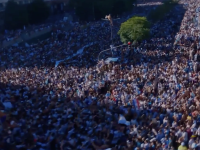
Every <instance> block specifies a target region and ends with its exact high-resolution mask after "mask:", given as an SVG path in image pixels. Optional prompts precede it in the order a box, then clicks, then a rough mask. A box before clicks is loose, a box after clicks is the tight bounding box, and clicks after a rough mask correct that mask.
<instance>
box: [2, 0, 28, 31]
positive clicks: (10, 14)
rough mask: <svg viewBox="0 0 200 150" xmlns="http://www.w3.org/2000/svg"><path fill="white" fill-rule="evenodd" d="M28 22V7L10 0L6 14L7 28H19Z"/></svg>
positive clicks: (5, 23)
mask: <svg viewBox="0 0 200 150" xmlns="http://www.w3.org/2000/svg"><path fill="white" fill-rule="evenodd" d="M27 24H28V14H27V11H26V7H25V6H23V5H18V4H17V3H16V2H14V1H12V0H10V1H8V3H7V4H6V8H5V14H4V26H5V29H8V30H12V29H19V28H23V26H24V25H27Z"/></svg>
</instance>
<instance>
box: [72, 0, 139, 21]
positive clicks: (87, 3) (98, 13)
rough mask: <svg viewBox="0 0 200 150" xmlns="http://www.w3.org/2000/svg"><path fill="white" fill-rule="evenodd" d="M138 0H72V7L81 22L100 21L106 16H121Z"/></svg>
mask: <svg viewBox="0 0 200 150" xmlns="http://www.w3.org/2000/svg"><path fill="white" fill-rule="evenodd" d="M135 2H136V0H71V1H70V4H69V5H70V7H71V8H74V10H75V12H76V15H77V16H78V17H79V19H80V20H84V21H86V20H98V19H101V18H102V17H104V16H105V15H108V14H112V16H117V15H120V14H122V13H124V12H127V11H130V10H132V8H133V3H135Z"/></svg>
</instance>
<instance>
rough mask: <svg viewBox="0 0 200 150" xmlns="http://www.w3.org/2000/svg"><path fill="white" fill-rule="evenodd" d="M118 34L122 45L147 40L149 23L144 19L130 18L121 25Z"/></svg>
mask: <svg viewBox="0 0 200 150" xmlns="http://www.w3.org/2000/svg"><path fill="white" fill-rule="evenodd" d="M118 34H119V35H120V38H121V41H122V42H123V43H127V42H129V41H130V42H133V41H141V40H144V39H147V38H148V37H149V35H150V23H149V22H148V21H147V19H146V18H145V17H132V18H130V19H128V20H127V21H126V22H124V23H122V24H121V27H120V30H119V31H118Z"/></svg>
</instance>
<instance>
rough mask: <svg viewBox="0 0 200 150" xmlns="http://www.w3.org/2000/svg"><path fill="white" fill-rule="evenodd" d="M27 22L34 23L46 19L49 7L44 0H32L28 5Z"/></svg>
mask: <svg viewBox="0 0 200 150" xmlns="http://www.w3.org/2000/svg"><path fill="white" fill-rule="evenodd" d="M28 15H29V23H31V24H36V23H40V22H42V21H44V20H46V19H47V18H48V17H49V15H50V8H49V7H48V6H47V4H46V3H45V2H44V0H33V2H32V3H30V4H29V5H28Z"/></svg>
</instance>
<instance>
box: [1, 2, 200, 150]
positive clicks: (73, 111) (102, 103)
mask: <svg viewBox="0 0 200 150" xmlns="http://www.w3.org/2000/svg"><path fill="white" fill-rule="evenodd" d="M198 2H199V0H181V1H180V2H179V4H178V5H177V6H175V8H174V9H173V10H172V11H171V12H170V13H169V14H167V15H166V16H165V17H164V18H163V19H162V20H160V21H159V22H157V23H155V24H154V25H153V26H152V28H151V39H149V40H145V41H143V42H140V43H136V44H135V45H134V46H132V47H131V49H128V48H127V46H121V47H117V48H114V49H113V53H114V54H113V55H115V57H118V62H107V61H104V60H101V61H100V62H98V64H97V61H98V54H99V52H100V51H101V50H103V49H106V48H109V47H110V45H111V43H112V42H113V44H114V45H121V42H120V39H119V36H118V35H117V34H116V33H117V31H118V30H119V27H120V24H121V23H122V22H123V21H124V20H125V18H123V17H122V18H123V19H119V20H115V21H114V26H113V39H111V36H110V25H109V22H106V21H97V22H91V23H88V24H86V25H82V24H80V23H73V29H72V30H71V31H62V30H59V29H57V30H55V31H54V32H53V33H52V37H50V38H49V39H47V40H44V41H39V42H38V43H37V44H33V45H31V46H30V47H9V48H3V49H1V50H0V53H1V55H0V150H25V149H26V150H70V149H71V150H90V149H96V150H106V149H107V150H129V149H130V150H199V149H200V88H199V85H200V84H199V83H200V73H199V71H200V70H199V63H198V62H199V59H200V57H199V55H200V46H199V22H198V21H199V20H198V7H199V6H198ZM183 7H184V8H183ZM110 54H111V53H107V54H106V55H110ZM102 55H105V54H102ZM66 57H67V59H66ZM101 57H103V56H101ZM58 60H65V61H64V62H63V63H60V64H59V65H56V67H55V62H56V61H58Z"/></svg>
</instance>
